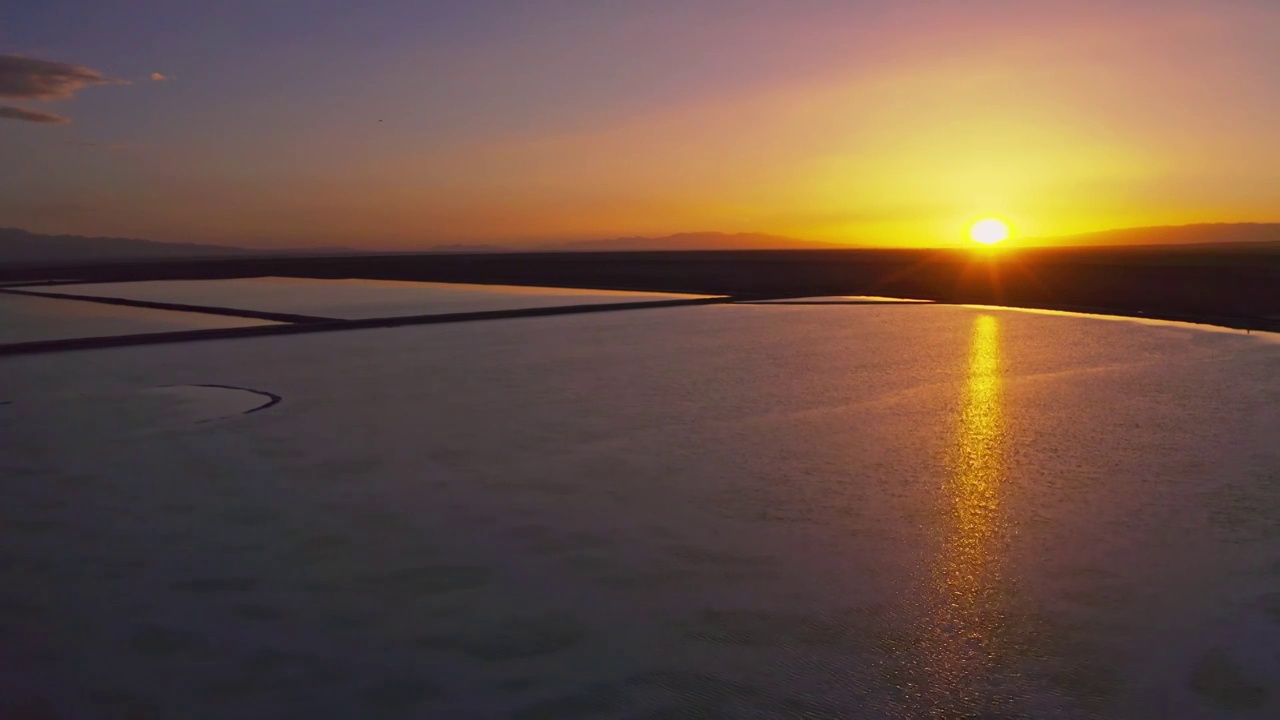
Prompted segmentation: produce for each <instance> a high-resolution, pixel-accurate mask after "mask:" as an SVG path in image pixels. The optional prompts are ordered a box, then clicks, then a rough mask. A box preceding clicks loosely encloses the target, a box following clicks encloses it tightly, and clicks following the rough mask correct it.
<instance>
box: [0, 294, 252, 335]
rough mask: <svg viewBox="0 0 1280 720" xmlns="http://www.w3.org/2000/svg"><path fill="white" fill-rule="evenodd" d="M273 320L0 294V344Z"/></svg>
mask: <svg viewBox="0 0 1280 720" xmlns="http://www.w3.org/2000/svg"><path fill="white" fill-rule="evenodd" d="M275 324H277V323H273V322H270V321H266V320H253V319H248V318H238V317H223V316H218V315H204V314H200V313H188V312H172V311H168V310H152V309H149V308H132V307H119V306H113V305H102V304H98V303H88V302H78V301H68V300H54V299H50V298H38V297H31V296H29V295H9V294H4V293H0V344H5V343H20V342H34V341H38V340H62V339H65V338H76V337H101V336H107V335H135V334H141V333H157V332H173V331H177V330H207V329H212V328H229V327H248V326H251V325H275Z"/></svg>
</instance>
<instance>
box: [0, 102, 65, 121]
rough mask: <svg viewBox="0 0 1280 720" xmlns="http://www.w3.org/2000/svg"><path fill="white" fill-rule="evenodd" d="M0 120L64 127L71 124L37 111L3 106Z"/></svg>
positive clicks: (59, 116) (0, 109) (58, 116)
mask: <svg viewBox="0 0 1280 720" xmlns="http://www.w3.org/2000/svg"><path fill="white" fill-rule="evenodd" d="M0 118H7V119H9V120H26V121H27V122H36V123H54V124H57V125H65V124H67V123H69V122H71V121H70V120H68V119H66V118H64V117H62V116H61V115H54V114H53V113H47V112H40V111H39V110H28V109H26V108H20V107H9V106H5V105H0Z"/></svg>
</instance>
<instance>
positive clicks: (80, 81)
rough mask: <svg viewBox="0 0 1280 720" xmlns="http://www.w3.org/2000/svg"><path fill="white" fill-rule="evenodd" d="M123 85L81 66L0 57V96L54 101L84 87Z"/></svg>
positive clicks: (120, 81)
mask: <svg viewBox="0 0 1280 720" xmlns="http://www.w3.org/2000/svg"><path fill="white" fill-rule="evenodd" d="M125 82H126V81H124V80H117V79H115V78H111V77H108V76H107V75H104V74H102V73H101V72H99V71H97V70H94V69H93V68H88V67H84V66H83V65H70V64H68V63H62V62H55V61H53V60H39V59H36V58H29V57H22V56H20V55H0V97H9V98H25V99H28V100H57V99H59V98H69V97H71V96H72V95H74V94H75V93H76V91H77V90H81V89H83V88H86V87H92V86H94V85H115V84H122V83H125Z"/></svg>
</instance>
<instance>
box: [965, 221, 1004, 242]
mask: <svg viewBox="0 0 1280 720" xmlns="http://www.w3.org/2000/svg"><path fill="white" fill-rule="evenodd" d="M1010 234H1011V233H1010V230H1009V224H1008V223H1006V222H1005V221H1003V220H997V219H996V218H985V219H983V220H979V221H978V222H976V223H974V224H972V225H970V226H969V239H970V240H972V241H974V242H976V243H982V244H983V245H995V244H996V243H1001V242H1004V241H1005V240H1008V239H1009V235H1010Z"/></svg>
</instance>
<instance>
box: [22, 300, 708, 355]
mask: <svg viewBox="0 0 1280 720" xmlns="http://www.w3.org/2000/svg"><path fill="white" fill-rule="evenodd" d="M728 302H731V298H726V297H713V298H681V299H678V300H650V301H643V302H628V303H596V304H591V305H561V306H556V307H545V308H520V309H515V310H485V311H479V312H463V313H442V314H436V315H409V316H404V317H385V318H369V319H361V320H327V321H321V322H307V323H293V324H286V325H255V326H252V327H242V328H217V329H213V330H179V331H174V332H159V333H141V334H136V335H115V336H106V337H89V338H68V339H63V340H38V341H34V342H24V343H11V344H8V345H0V356H5V355H34V354H37V353H53V352H66V351H68V350H90V349H97V348H112V347H129V346H134V345H158V344H169V343H184V342H196V341H199V340H227V339H234V338H256V337H272V336H276V335H303V334H310V333H322V332H340V331H344V330H367V329H371V328H392V327H405V326H410V325H439V324H445V323H457V322H473V321H478V320H504V319H511V318H531V317H549V316H554V315H578V314H584V313H599V312H618V311H623V310H646V309H651V308H669V307H688V306H696V305H716V304H723V303H728Z"/></svg>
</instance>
